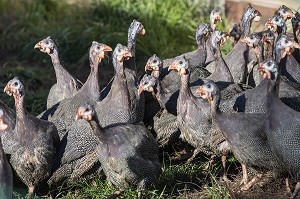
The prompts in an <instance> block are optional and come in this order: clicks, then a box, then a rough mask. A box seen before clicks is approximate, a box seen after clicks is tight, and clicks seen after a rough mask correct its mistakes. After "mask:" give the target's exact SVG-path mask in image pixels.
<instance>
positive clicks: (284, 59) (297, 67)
mask: <svg viewBox="0 0 300 199" xmlns="http://www.w3.org/2000/svg"><path fill="white" fill-rule="evenodd" d="M294 48H300V45H299V44H298V43H297V42H295V41H292V40H291V39H289V38H288V37H287V36H286V35H280V37H278V39H277V42H276V45H275V57H276V62H277V63H279V67H280V70H281V75H282V76H285V77H286V78H287V79H288V80H289V81H291V82H294V83H300V64H299V63H298V62H297V61H296V59H295V58H294V56H293V55H292V54H291V53H292V52H293V50H294ZM285 55H287V56H285Z"/></svg>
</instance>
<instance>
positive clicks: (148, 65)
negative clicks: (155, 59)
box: [145, 62, 152, 71]
mask: <svg viewBox="0 0 300 199" xmlns="http://www.w3.org/2000/svg"><path fill="white" fill-rule="evenodd" d="M151 69H152V68H151V64H150V63H148V62H147V63H146V65H145V71H147V70H151Z"/></svg>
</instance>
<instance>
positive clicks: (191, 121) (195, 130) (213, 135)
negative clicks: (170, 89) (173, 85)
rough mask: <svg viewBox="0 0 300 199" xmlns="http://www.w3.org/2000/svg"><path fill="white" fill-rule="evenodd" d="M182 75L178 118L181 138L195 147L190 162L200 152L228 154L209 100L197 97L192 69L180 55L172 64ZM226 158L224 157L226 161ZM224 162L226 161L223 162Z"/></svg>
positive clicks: (171, 68)
mask: <svg viewBox="0 0 300 199" xmlns="http://www.w3.org/2000/svg"><path fill="white" fill-rule="evenodd" d="M169 69H170V70H176V71H177V72H178V73H179V74H180V76H181V88H180V91H179V97H178V102H177V120H178V122H179V129H180V131H181V136H180V137H181V138H182V139H183V140H184V141H186V142H188V143H189V144H190V145H192V146H193V147H195V150H194V152H193V155H192V157H190V158H189V160H188V161H189V162H190V161H191V160H192V159H193V158H195V157H196V156H197V154H198V153H199V152H204V153H206V154H210V155H211V154H221V155H222V156H224V157H225V156H226V154H227V152H228V151H229V148H227V147H226V146H227V144H226V141H225V139H224V137H223V135H222V133H221V132H220V131H218V130H216V129H215V128H214V127H215V126H214V125H213V123H212V117H211V113H210V108H209V106H207V102H206V101H205V100H203V99H201V98H197V97H195V96H194V95H193V94H192V92H191V90H190V88H189V77H190V69H189V63H188V60H187V59H186V58H185V57H184V56H183V57H178V58H177V59H176V60H175V61H174V62H173V63H172V64H171V65H170V66H169ZM225 159H226V158H222V160H224V161H225ZM223 164H224V162H223Z"/></svg>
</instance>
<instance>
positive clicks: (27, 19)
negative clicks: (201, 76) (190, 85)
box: [0, 0, 224, 114]
mask: <svg viewBox="0 0 300 199" xmlns="http://www.w3.org/2000/svg"><path fill="white" fill-rule="evenodd" d="M209 2H212V3H213V2H214V1H209ZM212 7H213V6H212V4H207V3H205V2H204V1H196V0H164V1H161V0H140V1H137V0H86V1H85V0H62V1H56V0H0V34H1V35H0V68H1V71H2V72H1V74H0V77H1V81H0V82H1V84H6V82H7V81H9V78H12V76H13V75H14V76H19V77H20V78H21V79H23V80H24V84H25V85H26V86H27V88H28V89H29V92H27V97H26V101H28V103H30V104H29V105H27V108H28V109H29V111H30V112H32V113H34V114H38V113H40V112H41V111H42V110H43V109H44V108H45V103H46V97H47V92H48V90H49V89H50V87H51V85H53V84H54V83H55V75H54V70H53V68H52V64H51V60H50V58H49V56H48V55H46V54H43V53H41V52H39V51H38V50H37V49H33V47H34V45H35V44H36V43H37V42H38V41H40V40H41V39H43V38H45V37H47V36H51V37H52V38H53V39H54V40H56V42H57V44H58V49H59V53H60V59H61V60H62V63H63V65H64V66H65V67H66V68H67V70H69V71H70V72H71V73H72V74H73V75H75V76H76V77H77V78H78V79H80V80H81V81H83V82H84V81H85V79H86V77H87V75H88V73H89V68H90V67H88V66H89V63H88V49H89V46H90V45H91V43H92V41H99V42H102V43H106V44H108V45H110V46H111V47H113V48H114V47H115V46H116V44H117V43H122V44H124V45H126V44H127V30H128V27H129V25H130V23H131V21H132V20H133V19H137V20H139V21H141V22H142V23H143V24H144V26H145V29H146V35H145V36H143V37H138V39H137V49H136V51H137V53H136V60H137V66H138V68H139V72H141V71H142V70H143V66H144V64H145V62H146V60H147V59H148V57H150V56H152V55H153V54H154V53H156V54H157V55H159V56H160V57H161V58H169V57H174V56H176V55H179V54H182V53H184V52H188V51H191V50H194V49H195V48H196V44H195V40H194V34H195V28H196V26H197V25H198V24H200V23H201V22H203V21H205V22H209V13H210V11H211V9H212ZM218 27H219V28H221V29H224V23H223V24H221V25H219V26H218ZM105 62H107V60H106V61H105ZM109 63H111V61H109ZM106 65H107V64H106ZM18 67H19V68H20V67H21V68H23V69H24V70H21V71H20V70H18V69H16V68H18ZM31 67H33V68H35V69H38V70H39V72H38V73H32V72H30V71H33V69H32V68H31ZM35 71H36V70H35ZM112 75H113V69H112V67H108V66H105V65H104V66H103V67H102V69H101V82H102V85H105V84H106V83H107V82H108V81H109V79H110V78H111V77H112ZM32 79H35V80H32ZM37 82H38V84H37ZM29 94H30V95H34V96H35V97H31V99H33V100H37V101H38V102H41V103H42V104H41V105H39V106H38V108H36V107H32V104H35V105H34V106H36V102H35V101H29V100H28V95H29ZM32 108H33V109H34V110H33V109H32Z"/></svg>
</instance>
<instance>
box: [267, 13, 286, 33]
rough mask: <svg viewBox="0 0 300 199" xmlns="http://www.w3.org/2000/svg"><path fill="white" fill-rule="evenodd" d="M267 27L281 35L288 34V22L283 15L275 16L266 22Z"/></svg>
mask: <svg viewBox="0 0 300 199" xmlns="http://www.w3.org/2000/svg"><path fill="white" fill-rule="evenodd" d="M265 26H267V28H268V29H270V30H271V31H273V32H274V33H277V35H280V34H281V33H283V34H286V22H285V20H284V18H283V17H282V16H281V15H274V16H272V17H271V18H270V19H268V21H267V22H266V24H265Z"/></svg>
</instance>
